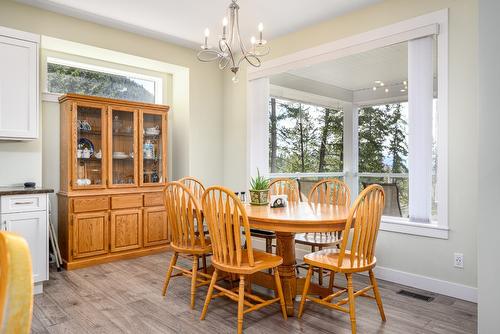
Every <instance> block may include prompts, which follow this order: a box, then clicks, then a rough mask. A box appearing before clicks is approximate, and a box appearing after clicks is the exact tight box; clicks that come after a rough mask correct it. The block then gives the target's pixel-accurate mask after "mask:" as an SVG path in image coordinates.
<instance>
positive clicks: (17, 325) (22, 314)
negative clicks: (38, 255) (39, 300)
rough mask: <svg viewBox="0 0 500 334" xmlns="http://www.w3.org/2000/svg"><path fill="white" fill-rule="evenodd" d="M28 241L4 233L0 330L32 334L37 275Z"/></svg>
mask: <svg viewBox="0 0 500 334" xmlns="http://www.w3.org/2000/svg"><path fill="white" fill-rule="evenodd" d="M31 270H32V269H31V254H30V251H29V248H28V244H27V243H26V240H24V239H23V238H22V237H20V236H18V235H16V234H14V233H9V232H0V333H13V334H18V333H19V334H28V333H29V332H30V329H31V316H32V311H33V274H32V271H31Z"/></svg>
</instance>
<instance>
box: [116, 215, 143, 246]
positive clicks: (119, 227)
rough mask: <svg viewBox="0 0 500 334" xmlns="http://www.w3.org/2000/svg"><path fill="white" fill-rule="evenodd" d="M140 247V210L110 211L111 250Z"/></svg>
mask: <svg viewBox="0 0 500 334" xmlns="http://www.w3.org/2000/svg"><path fill="white" fill-rule="evenodd" d="M140 247H142V210H141V209H130V210H117V211H112V212H111V252H120V251H124V250H129V249H135V248H140Z"/></svg>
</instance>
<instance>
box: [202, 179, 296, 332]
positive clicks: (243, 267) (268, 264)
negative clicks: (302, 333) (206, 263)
mask: <svg viewBox="0 0 500 334" xmlns="http://www.w3.org/2000/svg"><path fill="white" fill-rule="evenodd" d="M202 206H203V213H204V214H205V219H206V221H207V223H208V230H209V232H210V238H211V240H212V248H213V258H212V265H213V266H214V268H215V271H214V273H213V275H212V281H211V282H210V286H209V288H208V292H207V297H206V300H205V305H204V306H203V311H202V313H201V320H203V319H205V316H206V314H207V309H208V305H209V304H210V301H211V300H212V298H217V297H221V296H226V297H229V298H230V299H232V300H234V301H237V302H238V333H242V331H243V315H244V314H246V313H248V312H252V311H256V310H258V309H260V308H262V307H264V306H268V305H271V304H273V303H276V302H278V301H279V302H280V304H281V312H282V313H283V318H285V319H286V318H287V315H286V309H285V299H284V297H283V290H282V288H281V281H280V277H279V274H278V266H279V265H280V264H281V263H282V262H283V258H282V257H280V256H277V255H273V254H269V253H265V252H260V251H256V250H253V247H252V238H247V236H248V235H250V226H249V223H248V217H247V214H246V211H245V207H244V206H243V204H242V203H241V201H240V199H239V198H238V197H237V196H236V195H234V193H233V192H232V191H231V190H229V189H227V188H224V187H219V186H214V187H209V188H207V190H206V191H205V194H204V195H203V199H202ZM242 229H243V231H244V232H245V233H242ZM245 242H246V248H244V247H243V244H244V243H245ZM265 269H273V270H274V281H275V284H276V293H277V296H276V298H273V299H269V300H264V299H263V298H261V297H259V296H257V295H254V294H252V291H251V284H250V286H249V287H248V289H247V291H245V276H249V275H252V274H254V273H256V272H258V271H261V270H265ZM221 271H222V272H226V273H230V274H235V275H238V276H239V281H240V282H239V287H237V288H235V289H232V290H229V289H226V288H223V287H220V286H218V285H216V281H217V277H218V275H219V273H220V272H221ZM214 289H217V290H218V291H220V293H217V294H216V295H213V291H214ZM245 297H246V298H247V299H245ZM245 307H247V309H244V308H245Z"/></svg>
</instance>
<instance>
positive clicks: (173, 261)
mask: <svg viewBox="0 0 500 334" xmlns="http://www.w3.org/2000/svg"><path fill="white" fill-rule="evenodd" d="M178 256H179V254H178V253H177V252H175V253H174V255H172V258H171V259H170V265H169V266H168V270H167V275H165V283H163V291H162V293H161V294H162V295H163V296H165V295H166V294H167V288H168V283H169V282H170V277H171V276H172V271H173V270H174V266H175V264H176V263H177V257H178Z"/></svg>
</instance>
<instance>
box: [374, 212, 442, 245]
mask: <svg viewBox="0 0 500 334" xmlns="http://www.w3.org/2000/svg"><path fill="white" fill-rule="evenodd" d="M380 230H382V231H387V232H396V233H403V234H410V235H418V236H422V237H429V238H437V239H448V231H449V229H448V227H443V226H439V225H438V224H437V223H436V222H431V223H428V224H425V223H416V222H411V221H409V220H408V219H401V218H395V217H386V216H384V217H382V222H381V223H380Z"/></svg>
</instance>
